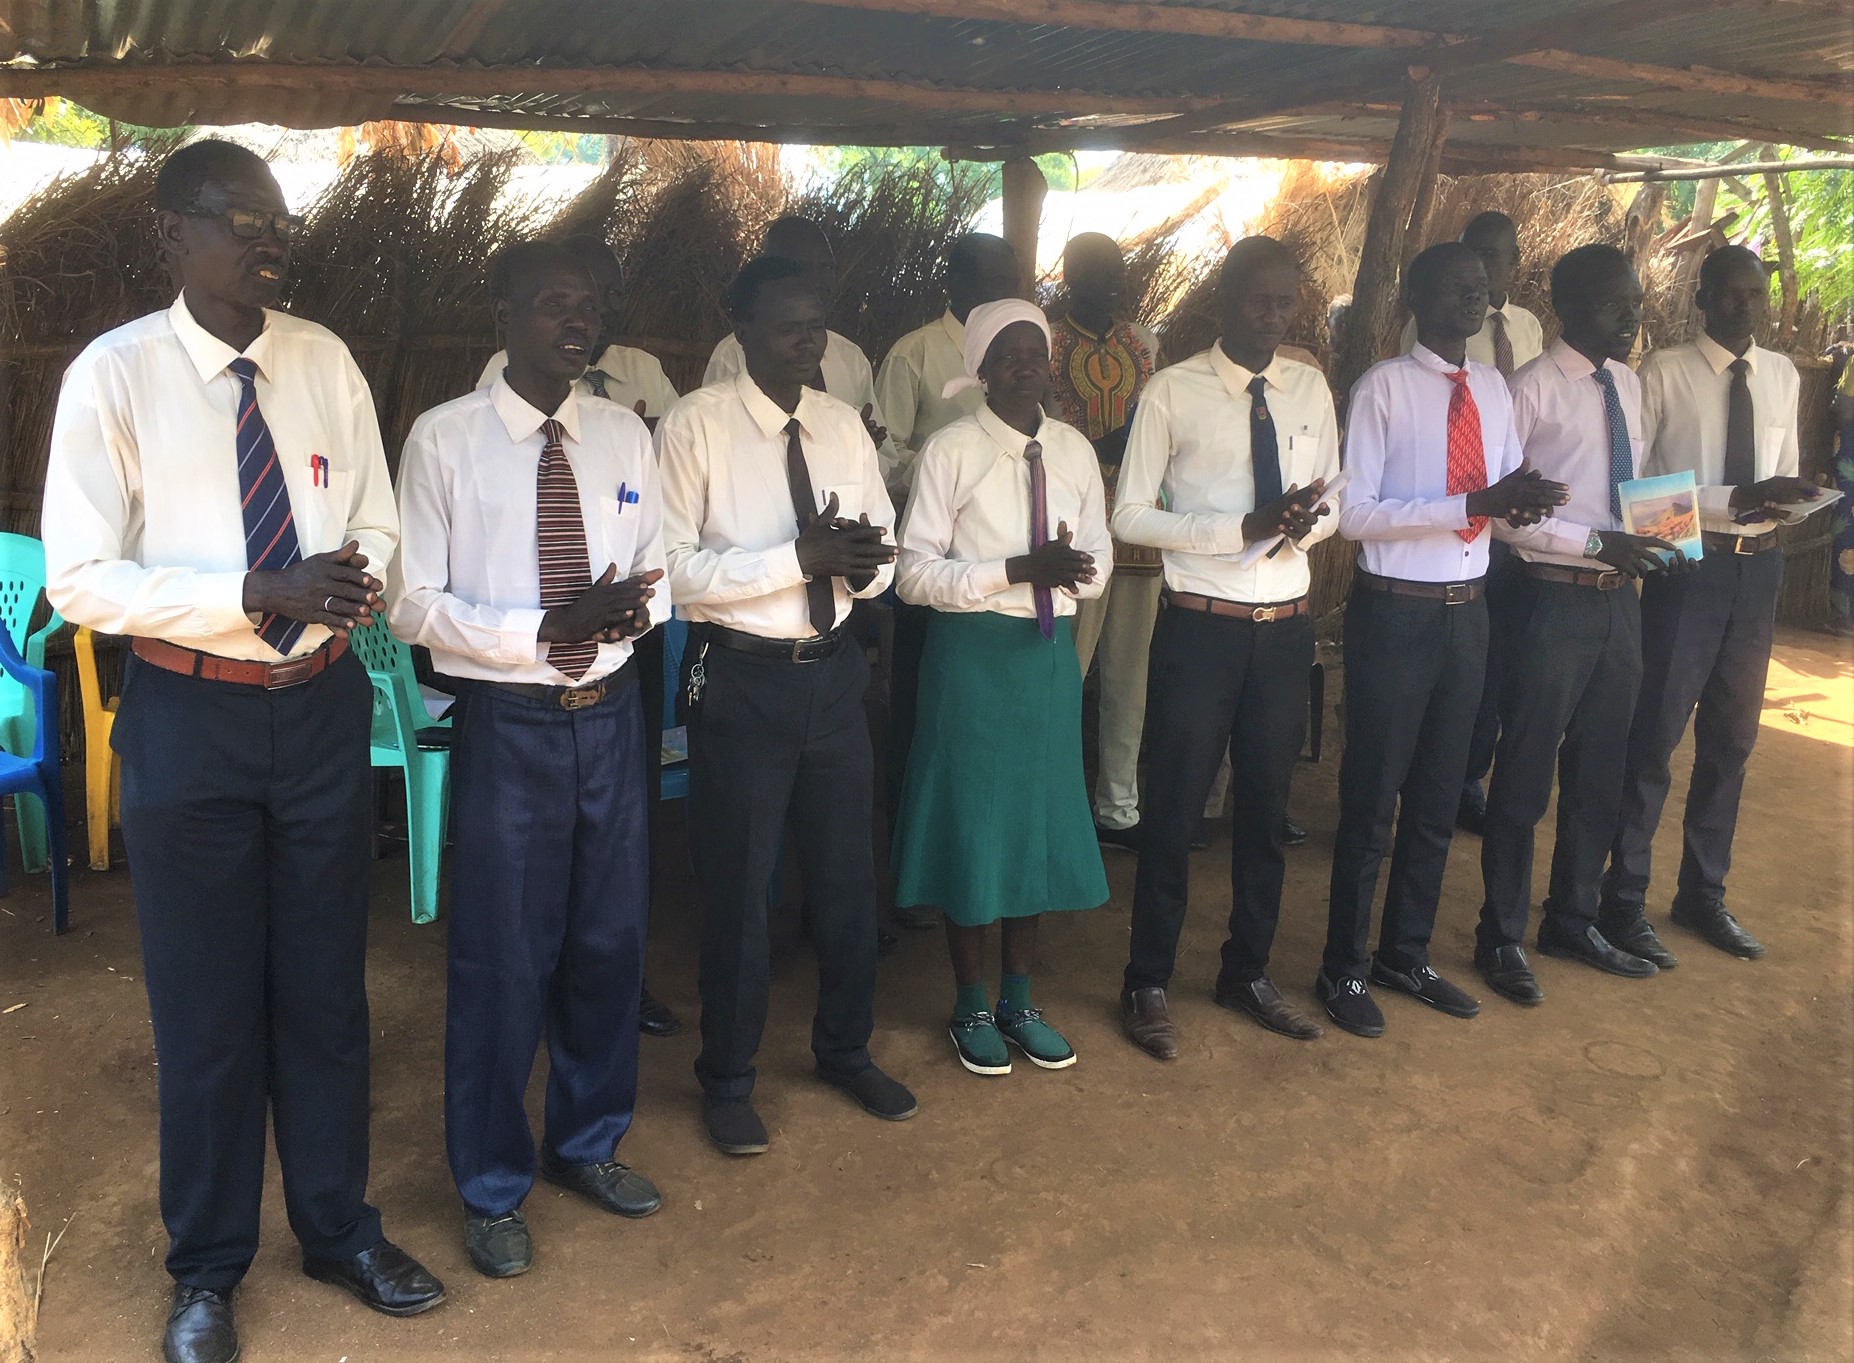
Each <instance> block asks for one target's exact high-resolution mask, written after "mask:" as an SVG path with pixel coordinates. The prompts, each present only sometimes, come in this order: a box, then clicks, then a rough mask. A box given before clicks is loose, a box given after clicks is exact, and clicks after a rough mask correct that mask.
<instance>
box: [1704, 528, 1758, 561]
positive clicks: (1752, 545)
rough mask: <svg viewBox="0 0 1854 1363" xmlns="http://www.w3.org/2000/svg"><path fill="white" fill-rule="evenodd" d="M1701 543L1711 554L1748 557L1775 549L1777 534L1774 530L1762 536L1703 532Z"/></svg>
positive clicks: (1718, 531)
mask: <svg viewBox="0 0 1854 1363" xmlns="http://www.w3.org/2000/svg"><path fill="white" fill-rule="evenodd" d="M1700 543H1701V544H1703V545H1705V546H1706V552H1707V553H1709V554H1739V555H1744V556H1746V557H1748V556H1750V555H1752V554H1763V553H1768V552H1769V551H1770V550H1772V549H1775V548H1776V547H1777V534H1776V531H1774V530H1773V531H1770V532H1768V533H1766V534H1762V535H1728V534H1726V533H1725V532H1724V531H1723V530H1702V531H1700Z"/></svg>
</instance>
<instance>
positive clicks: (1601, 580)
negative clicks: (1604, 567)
mask: <svg viewBox="0 0 1854 1363" xmlns="http://www.w3.org/2000/svg"><path fill="white" fill-rule="evenodd" d="M1621 585H1622V574H1621V573H1619V572H1617V571H1615V570H1614V569H1611V570H1610V571H1609V572H1606V573H1598V574H1597V580H1596V589H1597V590H1598V591H1600V592H1613V591H1615V590H1616V588H1618V587H1620V586H1621Z"/></svg>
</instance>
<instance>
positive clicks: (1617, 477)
mask: <svg viewBox="0 0 1854 1363" xmlns="http://www.w3.org/2000/svg"><path fill="white" fill-rule="evenodd" d="M1595 378H1596V381H1597V386H1598V387H1599V388H1601V389H1602V390H1603V417H1604V420H1605V421H1606V422H1607V423H1608V424H1609V514H1610V515H1612V516H1614V517H1615V518H1616V523H1617V524H1618V525H1620V524H1621V523H1622V494H1621V493H1620V492H1618V491H1617V490H1616V489H1617V488H1618V487H1620V486H1621V485H1622V484H1623V483H1626V482H1628V481H1629V479H1631V478H1633V477H1634V476H1635V451H1634V449H1633V448H1632V447H1631V446H1630V444H1629V423H1628V421H1627V420H1626V419H1625V418H1624V417H1623V415H1622V399H1621V397H1619V396H1618V395H1617V393H1616V379H1615V376H1614V375H1613V374H1611V373H1610V372H1609V368H1608V366H1607V365H1606V366H1604V367H1603V368H1602V369H1599V370H1597V372H1596V375H1595Z"/></svg>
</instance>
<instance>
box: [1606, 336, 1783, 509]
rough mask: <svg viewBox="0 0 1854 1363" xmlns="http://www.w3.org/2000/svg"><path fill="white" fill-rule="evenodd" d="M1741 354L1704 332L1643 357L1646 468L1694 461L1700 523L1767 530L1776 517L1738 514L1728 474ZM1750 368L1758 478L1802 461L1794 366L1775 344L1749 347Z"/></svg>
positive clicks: (1656, 470) (1648, 471) (1689, 465)
mask: <svg viewBox="0 0 1854 1363" xmlns="http://www.w3.org/2000/svg"><path fill="white" fill-rule="evenodd" d="M1734 358H1736V357H1735V356H1734V355H1733V354H1732V352H1731V351H1729V350H1727V349H1726V348H1725V347H1724V346H1722V345H1720V344H1719V343H1718V342H1717V341H1715V340H1713V339H1712V337H1710V336H1708V335H1706V334H1705V333H1704V332H1702V333H1701V334H1700V338H1699V339H1698V340H1697V341H1690V342H1688V343H1687V344H1686V345H1677V346H1670V347H1669V348H1668V349H1666V350H1657V351H1655V352H1654V353H1653V354H1652V355H1650V356H1649V357H1648V358H1647V359H1645V360H1643V361H1642V371H1641V381H1642V442H1643V445H1644V447H1645V454H1644V456H1643V459H1642V476H1643V477H1648V478H1652V477H1655V476H1657V475H1659V474H1663V473H1679V472H1680V471H1681V470H1683V469H1692V470H1693V476H1694V479H1695V480H1696V481H1697V482H1698V483H1699V504H1700V527H1701V528H1702V529H1705V530H1718V531H1723V532H1724V533H1726V534H1730V535H1768V534H1772V533H1774V532H1775V530H1776V528H1777V526H1776V523H1775V522H1774V521H1762V522H1753V523H1752V524H1749V525H1740V524H1738V523H1737V522H1736V521H1734V520H1733V519H1732V517H1733V514H1734V513H1733V511H1732V488H1731V486H1730V485H1729V484H1727V483H1726V481H1725V409H1726V405H1727V403H1728V402H1729V400H1730V396H1731V386H1732V376H1731V372H1730V371H1731V364H1732V360H1733V359H1734ZM1745 359H1746V360H1747V361H1748V363H1749V370H1750V372H1749V373H1747V374H1746V375H1745V382H1746V383H1747V385H1749V387H1750V389H1751V412H1752V427H1751V429H1752V431H1753V433H1754V435H1755V437H1756V444H1755V445H1754V446H1753V457H1752V462H1753V464H1754V465H1755V467H1756V477H1755V478H1754V479H1753V480H1752V481H1754V482H1762V481H1763V480H1764V479H1766V478H1775V477H1778V476H1779V475H1782V476H1787V477H1791V478H1794V477H1795V476H1796V475H1797V472H1798V469H1799V468H1800V466H1801V464H1800V454H1799V452H1798V449H1797V444H1796V401H1797V394H1798V392H1799V391H1800V389H1801V383H1800V381H1799V380H1798V379H1797V377H1796V366H1795V365H1793V364H1791V363H1790V361H1789V358H1788V357H1787V356H1784V355H1779V354H1778V353H1777V352H1776V351H1774V350H1766V349H1764V348H1763V347H1762V346H1760V345H1753V346H1752V347H1751V348H1750V349H1749V350H1747V351H1746V352H1745Z"/></svg>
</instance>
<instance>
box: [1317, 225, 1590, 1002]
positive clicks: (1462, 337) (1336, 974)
mask: <svg viewBox="0 0 1854 1363" xmlns="http://www.w3.org/2000/svg"><path fill="white" fill-rule="evenodd" d="M1485 281H1486V274H1485V271H1484V269H1483V267H1482V265H1481V262H1480V260H1479V259H1478V258H1477V256H1476V255H1475V253H1474V252H1473V251H1472V250H1470V249H1469V248H1468V247H1467V246H1464V245H1462V244H1461V243H1459V242H1446V243H1444V244H1442V245H1440V246H1431V247H1430V248H1429V249H1428V250H1426V251H1424V252H1422V253H1421V254H1420V255H1418V256H1417V257H1416V258H1415V259H1414V260H1412V261H1411V262H1410V265H1409V268H1408V269H1407V270H1405V272H1404V301H1405V302H1406V303H1407V304H1408V305H1409V308H1410V312H1411V315H1412V316H1413V317H1414V318H1415V319H1416V327H1417V344H1416V346H1415V347H1414V348H1413V349H1411V350H1410V351H1409V353H1407V354H1405V355H1403V356H1400V357H1399V358H1397V359H1394V360H1385V361H1384V362H1383V363H1381V364H1377V365H1373V366H1372V367H1371V368H1370V369H1369V370H1367V371H1366V372H1365V374H1364V375H1363V377H1361V378H1360V379H1359V381H1358V383H1357V384H1356V385H1355V386H1354V387H1353V389H1352V397H1351V401H1350V403H1349V404H1348V405H1347V409H1346V435H1345V444H1346V457H1345V466H1346V469H1347V471H1348V473H1349V481H1348V482H1347V484H1346V486H1345V490H1344V493H1343V495H1342V498H1341V501H1342V504H1343V505H1342V509H1341V510H1340V513H1339V533H1340V534H1342V535H1344V536H1345V537H1346V538H1347V539H1350V540H1355V541H1357V542H1358V571H1357V573H1356V574H1355V575H1354V576H1353V579H1352V596H1351V601H1350V603H1349V604H1348V605H1347V607H1346V613H1345V655H1346V669H1345V756H1344V758H1343V760H1342V761H1341V762H1340V766H1339V832H1338V836H1337V837H1336V839H1335V840H1334V847H1333V867H1332V893H1331V900H1330V911H1329V916H1328V921H1327V935H1326V953H1325V958H1324V960H1323V962H1322V964H1321V970H1320V975H1319V978H1318V979H1317V980H1316V981H1315V984H1314V992H1315V994H1316V995H1317V996H1318V997H1319V999H1320V1002H1321V1003H1322V1004H1323V1005H1324V1006H1325V1008H1326V1012H1327V1015H1328V1016H1330V1017H1331V1018H1332V1020H1333V1021H1334V1022H1335V1023H1337V1024H1338V1025H1339V1026H1340V1027H1342V1028H1344V1029H1345V1030H1346V1031H1348V1032H1351V1033H1353V1034H1354V1035H1357V1036H1367V1037H1374V1036H1381V1035H1382V1034H1383V1032H1384V1014H1383V1011H1382V1010H1381V1009H1380V1008H1379V1007H1378V1004H1377V1001H1376V1000H1375V999H1374V998H1373V997H1372V995H1371V988H1370V986H1371V985H1372V984H1377V985H1381V986H1383V987H1384V988H1387V989H1391V990H1394V991H1396V992H1399V993H1403V994H1408V995H1410V996H1412V997H1413V998H1416V999H1419V1000H1421V1001H1422V1002H1423V1003H1426V1004H1428V1005H1429V1006H1430V1007H1432V1008H1435V1009H1437V1010H1439V1011H1441V1012H1443V1013H1446V1014H1448V1015H1450V1016H1452V1017H1461V1018H1469V1017H1473V1016H1475V1014H1477V1013H1478V1012H1479V1011H1480V1005H1479V1004H1478V1003H1477V1002H1476V1001H1475V1000H1474V999H1472V998H1470V997H1469V996H1468V995H1467V994H1466V993H1464V992H1463V991H1462V990H1461V989H1459V988H1458V987H1457V986H1455V985H1454V984H1452V983H1450V982H1449V981H1448V980H1446V979H1444V978H1443V977H1442V976H1441V975H1439V974H1437V973H1436V971H1435V970H1434V969H1433V968H1432V967H1431V965H1430V963H1429V939H1430V934H1431V933H1432V931H1433V930H1434V928H1435V919H1436V906H1437V904H1438V903H1439V902H1440V899H1441V895H1442V876H1443V872H1444V871H1445V870H1446V868H1447V865H1448V847H1449V841H1450V836H1451V832H1452V830H1453V827H1454V820H1455V806H1456V794H1457V791H1458V790H1459V788H1460V785H1461V775H1460V773H1461V771H1462V770H1463V768H1464V767H1465V766H1466V764H1467V760H1468V740H1469V736H1470V734H1471V732H1472V730H1473V727H1474V720H1475V714H1476V712H1477V710H1478V708H1479V703H1480V695H1481V683H1482V673H1483V668H1484V664H1485V661H1486V654H1487V636H1488V625H1487V601H1486V598H1485V587H1486V581H1487V578H1486V574H1487V560H1488V547H1489V542H1490V540H1491V539H1492V529H1491V525H1490V522H1492V521H1494V520H1501V519H1504V520H1507V521H1508V522H1509V523H1518V524H1526V523H1532V522H1536V521H1537V520H1538V519H1539V518H1541V517H1542V516H1544V515H1545V514H1546V512H1547V511H1549V510H1550V509H1551V508H1552V507H1554V506H1556V505H1558V504H1559V503H1560V502H1562V501H1563V500H1564V497H1565V489H1564V487H1563V485H1562V484H1558V483H1551V482H1546V481H1545V480H1544V479H1542V478H1540V477H1538V476H1537V475H1536V474H1533V473H1529V472H1528V471H1526V470H1525V469H1524V468H1522V463H1523V459H1522V456H1521V454H1520V449H1519V438H1518V437H1517V436H1516V435H1515V434H1514V432H1513V415H1512V398H1511V396H1510V395H1509V394H1508V392H1507V387H1506V381H1505V380H1504V379H1502V378H1501V377H1500V374H1499V372H1498V371H1497V370H1495V369H1494V368H1493V367H1492V366H1489V365H1483V364H1476V363H1475V362H1474V361H1473V360H1471V359H1470V358H1469V357H1468V352H1467V343H1468V338H1469V337H1470V336H1472V335H1474V334H1475V333H1476V332H1478V331H1479V330H1480V329H1481V326H1482V317H1483V314H1484V313H1485V311H1486V298H1487V294H1486V282H1485ZM1393 818H1394V819H1395V821H1396V836H1395V843H1394V850H1393V842H1392V835H1391V825H1392V820H1393ZM1386 852H1390V853H1391V866H1390V878H1389V886H1388V889H1387V890H1386V893H1385V899H1384V920H1383V927H1382V930H1381V932H1380V935H1379V939H1378V950H1377V953H1376V954H1375V955H1368V954H1367V952H1368V949H1369V945H1370V937H1371V910H1372V904H1373V901H1374V899H1375V897H1376V893H1377V884H1378V867H1379V866H1380V864H1381V863H1382V862H1383V860H1384V856H1385V854H1386Z"/></svg>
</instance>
